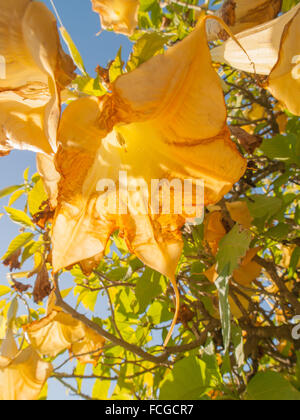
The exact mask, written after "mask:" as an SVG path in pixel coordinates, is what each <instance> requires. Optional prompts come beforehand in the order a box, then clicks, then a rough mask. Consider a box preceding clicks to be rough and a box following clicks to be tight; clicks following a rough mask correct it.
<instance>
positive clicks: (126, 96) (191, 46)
mask: <svg viewBox="0 0 300 420" xmlns="http://www.w3.org/2000/svg"><path fill="white" fill-rule="evenodd" d="M111 90H112V93H111V94H108V95H107V96H105V97H102V98H83V99H79V100H78V101H75V102H73V103H72V104H71V105H69V106H68V107H67V109H66V111H65V112H64V114H63V117H62V121H61V125H60V130H59V141H60V142H61V145H62V147H61V149H60V150H59V152H58V154H57V156H56V167H57V170H58V171H59V173H60V175H61V181H60V183H59V194H58V206H57V210H56V215H55V221H54V226H53V237H52V241H53V265H54V270H55V271H58V270H60V269H61V268H63V267H68V266H70V265H73V264H76V263H80V262H81V261H83V260H85V261H86V260H89V259H92V258H94V257H95V256H97V258H96V259H95V260H96V261H99V258H101V256H103V254H104V252H105V248H106V244H107V242H108V239H109V237H110V235H111V234H112V232H114V231H116V230H119V231H120V233H121V234H122V235H123V237H124V238H125V240H126V242H127V245H128V248H129V250H130V251H131V252H132V253H135V254H136V255H137V256H138V257H139V258H140V259H141V260H142V261H143V262H144V263H145V264H146V265H148V266H149V267H151V268H153V269H154V270H157V271H159V272H160V273H162V274H164V275H165V276H167V277H169V278H170V279H171V281H172V283H173V285H174V286H175V287H176V283H175V271H176V267H177V264H178V261H179V258H180V255H181V252H182V247H183V241H182V236H181V228H182V226H183V225H184V224H185V222H186V220H188V219H191V218H193V217H195V216H196V215H197V214H198V215H199V209H200V214H201V210H202V207H203V205H204V204H215V203H216V202H218V201H219V200H220V199H221V198H222V197H223V196H224V195H225V194H226V193H227V192H229V191H230V190H231V188H232V185H233V184H234V183H235V182H237V181H238V180H239V179H240V178H241V176H242V175H243V174H244V172H245V169H246V162H245V160H244V159H243V158H242V157H241V156H240V154H239V152H238V151H237V148H236V147H235V145H234V143H233V142H232V141H231V139H230V133H229V129H228V127H227V125H226V118H227V113H226V106H225V101H224V95H223V91H222V86H221V83H220V80H219V77H218V75H217V74H216V72H215V70H214V68H213V66H212V63H211V58H210V51H209V48H208V44H207V39H206V31H205V19H202V20H201V21H200V22H199V24H198V25H197V28H196V29H195V30H194V31H193V32H192V33H191V34H190V35H189V36H188V37H187V38H186V39H185V40H184V41H182V42H181V43H178V44H177V45H175V46H174V47H172V48H170V49H169V50H168V51H167V52H165V53H164V54H162V55H157V56H155V57H153V58H152V59H151V60H149V61H148V62H146V63H144V64H142V65H141V66H140V67H139V68H137V69H136V70H134V71H133V72H131V73H129V74H125V75H123V76H121V77H119V78H118V79H117V80H116V81H115V82H114V84H113V85H112V86H111ZM198 180H202V181H204V183H205V188H204V193H205V197H204V199H202V196H201V195H200V194H197V193H196V190H197V182H198ZM164 181H166V182H164ZM185 181H188V182H189V184H190V185H191V186H192V187H193V188H192V189H191V190H190V199H191V200H190V205H183V204H182V203H183V202H182V200H181V199H180V195H181V198H182V195H183V194H182V188H183V185H184V182H185ZM160 183H162V184H163V188H162V190H163V192H165V191H164V189H168V193H169V197H168V196H167V195H165V194H163V193H162V194H161V195H159V197H158V202H157V203H156V204H157V205H156V206H155V205H152V202H151V204H150V203H149V201H150V200H149V196H150V195H151V193H152V191H153V184H155V185H156V187H157V186H159V185H160ZM168 183H169V184H168ZM170 184H171V185H170ZM176 185H179V189H177V188H176ZM174 186H175V188H174ZM165 187H166V188H165ZM168 187H170V188H168ZM197 191H198V190H197ZM115 193H117V195H116V194H115ZM166 196H167V198H166ZM199 197H200V200H199ZM168 198H169V199H170V200H169V204H170V206H169V208H168V206H166V202H167V201H168ZM197 203H198V205H196V204H197ZM90 261H91V260H90ZM90 268H91V269H92V268H93V267H90ZM176 293H177V300H178V298H179V295H178V291H177V292H176ZM177 309H178V308H177Z"/></svg>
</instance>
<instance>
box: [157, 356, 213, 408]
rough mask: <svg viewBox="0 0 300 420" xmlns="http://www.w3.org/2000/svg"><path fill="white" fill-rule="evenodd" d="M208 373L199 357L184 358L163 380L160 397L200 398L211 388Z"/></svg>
mask: <svg viewBox="0 0 300 420" xmlns="http://www.w3.org/2000/svg"><path fill="white" fill-rule="evenodd" d="M208 373H209V372H208V371H207V366H206V364H205V363H204V362H203V361H202V360H199V359H198V357H195V356H189V357H186V358H184V359H182V360H181V361H180V362H178V363H176V365H175V367H174V369H173V370H172V371H171V372H170V373H169V374H168V375H167V376H166V378H165V380H164V381H163V383H162V386H161V390H160V396H159V399H160V400H171V401H174V400H175V401H177V400H199V399H200V398H201V396H202V395H203V394H205V393H206V391H207V390H208V388H209V385H210V377H209V375H208Z"/></svg>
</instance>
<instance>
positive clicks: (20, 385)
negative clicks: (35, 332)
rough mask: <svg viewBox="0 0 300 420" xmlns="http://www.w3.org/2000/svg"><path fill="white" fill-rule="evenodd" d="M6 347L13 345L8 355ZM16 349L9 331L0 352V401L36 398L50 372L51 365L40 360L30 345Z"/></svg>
mask: <svg viewBox="0 0 300 420" xmlns="http://www.w3.org/2000/svg"><path fill="white" fill-rule="evenodd" d="M6 341H9V343H8V344H7V343H6ZM7 347H9V348H10V349H12V348H13V347H14V351H13V354H12V353H10V356H9V355H8V354H7V353H6V351H5V348H6V349H7ZM16 350H17V348H16V343H15V342H14V339H13V337H12V333H11V332H10V333H9V335H8V337H7V338H6V340H5V341H4V343H3V346H2V350H1V354H0V401H27V400H36V399H38V397H39V395H40V393H41V391H42V388H43V386H44V384H45V382H46V381H47V379H48V378H49V377H50V375H51V373H52V366H51V364H50V363H46V362H44V361H42V360H41V359H40V357H39V356H38V354H37V353H36V352H35V351H34V350H33V348H32V347H27V348H26V349H25V350H23V351H21V352H18V353H16Z"/></svg>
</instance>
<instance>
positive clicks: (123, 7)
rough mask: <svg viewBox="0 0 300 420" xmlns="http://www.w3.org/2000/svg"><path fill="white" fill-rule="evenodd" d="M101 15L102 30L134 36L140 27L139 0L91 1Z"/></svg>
mask: <svg viewBox="0 0 300 420" xmlns="http://www.w3.org/2000/svg"><path fill="white" fill-rule="evenodd" d="M91 1H92V6H93V10H94V11H95V12H97V13H99V15H100V20H101V26H102V29H112V30H114V31H115V32H116V33H119V34H123V35H129V36H130V35H132V34H133V32H134V30H135V28H136V27H137V25H138V9H139V6H140V2H139V0H91Z"/></svg>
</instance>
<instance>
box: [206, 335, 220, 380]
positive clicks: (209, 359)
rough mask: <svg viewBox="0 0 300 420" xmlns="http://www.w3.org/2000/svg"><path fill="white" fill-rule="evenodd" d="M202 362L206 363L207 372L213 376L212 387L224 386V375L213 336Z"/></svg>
mask: <svg viewBox="0 0 300 420" xmlns="http://www.w3.org/2000/svg"><path fill="white" fill-rule="evenodd" d="M201 360H202V361H203V362H204V363H206V368H207V371H208V372H209V375H210V376H211V385H212V386H213V387H217V386H219V385H220V384H222V383H223V380H222V375H221V372H220V368H219V365H218V361H217V356H216V349H215V345H214V342H213V339H212V337H211V336H209V338H208V340H207V343H206V345H205V347H204V353H203V355H202V357H201Z"/></svg>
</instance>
